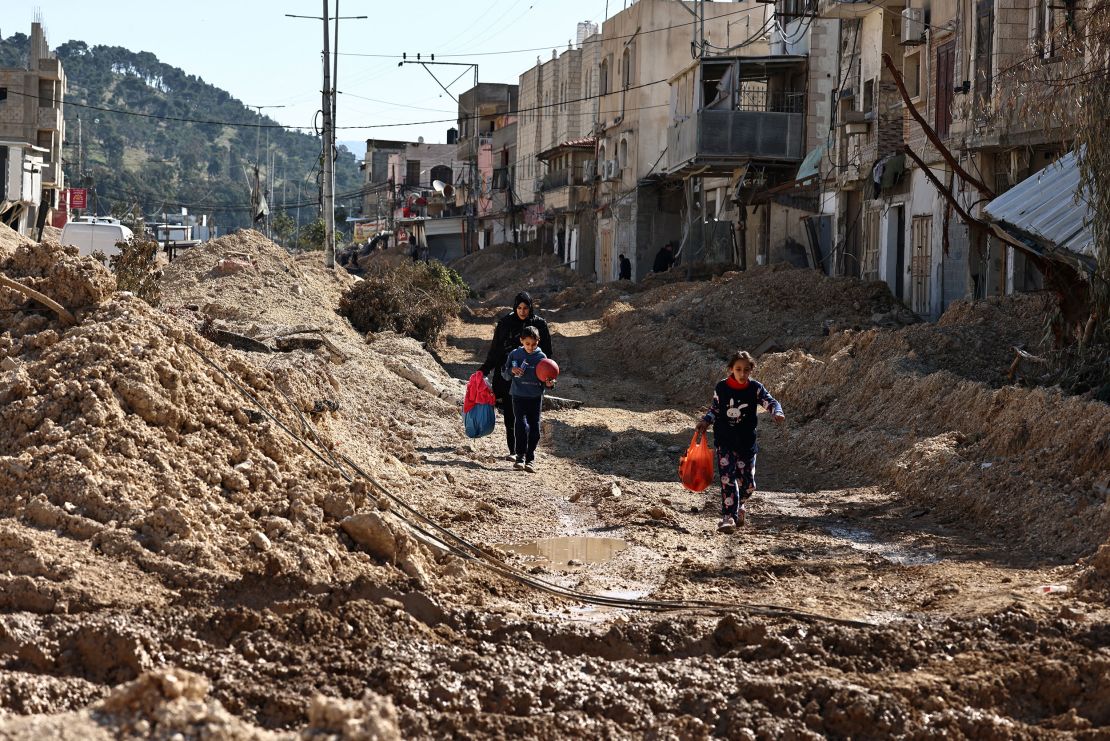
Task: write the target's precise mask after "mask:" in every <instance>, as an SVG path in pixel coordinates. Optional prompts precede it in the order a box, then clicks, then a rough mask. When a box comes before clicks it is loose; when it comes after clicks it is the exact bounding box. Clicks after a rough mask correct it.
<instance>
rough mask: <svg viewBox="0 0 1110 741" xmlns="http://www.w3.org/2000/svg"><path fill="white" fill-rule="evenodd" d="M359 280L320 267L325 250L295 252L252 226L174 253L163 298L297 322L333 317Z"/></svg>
mask: <svg viewBox="0 0 1110 741" xmlns="http://www.w3.org/2000/svg"><path fill="white" fill-rule="evenodd" d="M356 281H357V279H356V278H354V277H352V276H351V275H349V274H348V273H347V271H345V270H341V269H335V270H328V269H327V268H325V267H324V254H323V253H322V252H311V253H307V254H304V255H297V256H293V255H290V254H289V253H288V252H286V251H285V250H284V249H282V248H281V247H278V246H277V245H275V244H274V243H273V242H271V241H270V240H268V239H266V237H265V236H263V235H262V234H260V233H259V232H256V231H253V230H241V231H238V232H235V233H234V234H229V235H227V236H224V237H220V238H219V239H214V240H212V241H210V242H205V243H204V244H202V245H199V246H197V247H194V248H192V249H189V250H185V251H182V252H179V253H178V256H177V259H176V260H174V261H173V262H172V263H170V265H169V266H168V267H167V268H166V270H165V277H164V280H163V288H162V301H163V303H164V304H165V305H167V306H173V305H184V304H193V305H196V306H198V307H199V308H200V309H201V310H202V311H204V312H205V313H206V314H208V315H211V316H214V317H218V318H221V319H231V320H238V321H243V322H247V323H250V322H251V321H252V320H253V319H255V318H256V317H262V316H265V317H267V319H268V321H270V322H272V323H285V324H288V325H291V326H293V325H300V324H305V323H312V322H316V323H331V322H334V321H335V307H336V306H338V304H339V297H340V295H342V293H343V292H344V291H346V290H347V289H349V288H350V287H351V286H352V285H354V284H355V282H356Z"/></svg>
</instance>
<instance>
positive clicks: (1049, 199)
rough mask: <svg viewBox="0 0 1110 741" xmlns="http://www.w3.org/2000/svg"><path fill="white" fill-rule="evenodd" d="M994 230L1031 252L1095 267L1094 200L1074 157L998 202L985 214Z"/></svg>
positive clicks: (1053, 167) (1020, 186)
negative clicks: (1092, 223) (1084, 186)
mask: <svg viewBox="0 0 1110 741" xmlns="http://www.w3.org/2000/svg"><path fill="white" fill-rule="evenodd" d="M983 213H984V215H985V217H986V219H987V220H988V221H990V222H993V224H992V226H994V227H995V228H1001V229H1003V230H1005V231H1006V233H1007V234H1009V235H1011V236H1013V237H1015V238H1017V239H1018V240H1019V241H1021V242H1022V243H1024V244H1027V245H1029V247H1030V249H1032V250H1033V251H1035V252H1037V253H1038V254H1043V255H1044V256H1045V257H1049V258H1053V259H1063V260H1065V261H1067V262H1069V263H1071V264H1073V265H1076V266H1079V267H1082V268H1084V269H1086V270H1088V271H1092V270H1094V267H1095V237H1094V234H1093V233H1092V232H1091V221H1092V220H1093V218H1094V217H1093V215H1092V214H1091V208H1090V194H1089V193H1088V192H1087V191H1086V190H1083V189H1082V188H1081V183H1080V174H1079V162H1078V159H1077V158H1076V155H1075V153H1074V152H1070V153H1068V154H1066V155H1064V156H1063V157H1061V158H1060V159H1058V160H1056V161H1055V162H1053V163H1052V164H1051V165H1049V166H1048V167H1046V168H1044V169H1043V170H1041V171H1040V172H1038V173H1037V174H1035V175H1032V176H1030V177H1028V178H1026V179H1025V180H1023V181H1021V182H1020V183H1018V184H1017V185H1015V186H1014V187H1013V188H1011V189H1010V190H1008V191H1006V192H1005V193H1003V194H1002V195H1000V196H998V197H997V198H995V199H994V200H993V201H991V202H990V203H988V204H987V205H986V207H985V208H984V209H983Z"/></svg>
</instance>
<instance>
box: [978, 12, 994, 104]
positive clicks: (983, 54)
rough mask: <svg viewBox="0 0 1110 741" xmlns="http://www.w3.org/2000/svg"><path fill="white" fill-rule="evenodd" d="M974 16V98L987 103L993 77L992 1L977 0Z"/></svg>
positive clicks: (989, 97)
mask: <svg viewBox="0 0 1110 741" xmlns="http://www.w3.org/2000/svg"><path fill="white" fill-rule="evenodd" d="M975 16H976V24H977V25H976V27H975V58H976V60H977V61H976V63H975V99H976V101H977V102H979V103H989V102H990V99H991V82H992V81H993V79H994V74H993V69H992V67H993V66H994V59H993V54H992V52H993V48H994V44H993V41H992V35H993V33H994V1H993V0H978V2H976V3H975Z"/></svg>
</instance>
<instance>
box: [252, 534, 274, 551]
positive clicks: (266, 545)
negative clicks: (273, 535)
mask: <svg viewBox="0 0 1110 741" xmlns="http://www.w3.org/2000/svg"><path fill="white" fill-rule="evenodd" d="M251 545H253V546H254V547H255V548H257V549H258V550H260V551H268V550H270V547H271V543H270V539H269V538H267V537H266V534H265V533H263V532H262V531H261V530H255V531H254V532H253V533H251Z"/></svg>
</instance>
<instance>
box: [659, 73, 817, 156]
mask: <svg viewBox="0 0 1110 741" xmlns="http://www.w3.org/2000/svg"><path fill="white" fill-rule="evenodd" d="M806 68H807V59H806V57H804V56H799V55H774V56H768V57H735V56H720V57H705V58H703V59H701V60H699V61H697V62H694V63H693V64H691V65H690V66H689V67H687V68H686V69H685V70H683V71H681V72H679V73H678V74H677V75H675V76H674V77H672V78H671V79H670V80H669V82H670V85H671V115H672V121H673V123H672V124H671V126H670V128H669V129H668V130H667V155H666V156H667V165H666V168H667V172H668V173H670V174H671V175H679V176H683V177H688V176H691V175H705V176H719V175H731V174H732V171H733V170H735V169H736V168H737V167H739V166H742V165H743V164H745V163H747V162H751V161H752V160H756V161H759V162H760V163H765V164H768V165H775V164H794V163H798V162H801V161H802V158H803V157H804V156H805V112H806V93H805V80H806Z"/></svg>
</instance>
